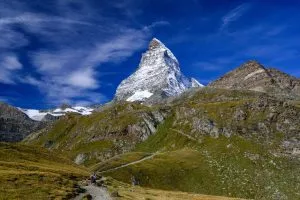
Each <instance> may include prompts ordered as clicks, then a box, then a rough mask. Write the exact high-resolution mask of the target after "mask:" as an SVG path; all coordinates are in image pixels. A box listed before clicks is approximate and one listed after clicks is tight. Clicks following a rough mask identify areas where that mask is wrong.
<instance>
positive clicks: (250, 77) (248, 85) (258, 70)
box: [208, 61, 300, 97]
mask: <svg viewBox="0 0 300 200" xmlns="http://www.w3.org/2000/svg"><path fill="white" fill-rule="evenodd" d="M208 86H209V87H213V88H223V89H235V90H253V91H259V92H267V93H272V94H276V95H285V96H292V97H294V96H300V92H299V91H300V89H299V88H300V80H299V79H297V78H295V77H292V76H290V75H288V74H285V73H283V72H280V71H278V70H276V69H267V68H265V67H264V66H263V65H261V64H260V63H258V62H256V61H249V62H247V63H245V64H243V65H241V66H240V67H238V68H237V69H235V70H233V71H231V72H229V73H227V74H226V75H224V76H222V77H221V78H219V79H218V80H216V81H213V82H212V83H210V84H209V85H208Z"/></svg>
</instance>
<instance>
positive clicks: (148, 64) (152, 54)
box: [115, 38, 203, 101]
mask: <svg viewBox="0 0 300 200" xmlns="http://www.w3.org/2000/svg"><path fill="white" fill-rule="evenodd" d="M202 86H203V85H202V84H200V83H199V82H198V81H196V80H195V79H189V78H186V77H185V76H184V75H183V74H182V73H181V71H180V68H179V62H178V60H177V59H176V57H175V56H174V55H173V53H172V52H171V51H170V50H169V49H168V48H167V47H166V46H165V45H164V44H163V43H162V42H160V41H159V40H158V39H156V38H154V39H152V41H151V42H150V44H149V49H148V51H147V52H146V53H144V54H143V56H142V59H141V61H140V64H139V67H138V69H137V71H136V72H134V73H133V74H132V75H131V76H129V77H128V78H127V79H125V80H123V81H122V82H121V84H120V85H119V86H118V88H117V91H116V95H115V99H116V100H125V101H144V100H145V99H148V98H150V97H152V96H155V95H160V96H161V97H164V96H167V97H168V96H176V95H179V94H180V93H182V92H184V91H185V90H187V89H189V88H191V87H202Z"/></svg>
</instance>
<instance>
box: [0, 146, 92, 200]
mask: <svg viewBox="0 0 300 200" xmlns="http://www.w3.org/2000/svg"><path fill="white" fill-rule="evenodd" d="M87 175H88V172H87V171H86V170H85V169H84V168H80V167H77V166H75V165H74V164H72V162H70V161H69V160H67V159H65V158H64V157H62V156H59V155H53V154H52V153H50V152H48V151H47V150H44V149H42V148H38V147H35V146H25V145H19V144H6V143H0V199H1V200H2V199H3V200H4V199H9V200H11V199H67V198H70V197H72V196H73V194H74V192H75V190H76V188H75V186H76V184H77V182H78V180H81V179H82V178H83V177H84V176H87Z"/></svg>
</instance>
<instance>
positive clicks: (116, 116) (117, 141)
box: [24, 103, 155, 166]
mask: <svg viewBox="0 0 300 200" xmlns="http://www.w3.org/2000/svg"><path fill="white" fill-rule="evenodd" d="M152 110H155V109H154V108H149V107H146V106H143V105H140V104H136V103H122V104H116V105H111V106H107V107H106V108H103V109H102V111H101V112H96V113H94V114H92V115H90V116H79V115H75V114H69V115H67V116H65V117H63V118H62V119H61V120H59V121H57V122H56V123H54V125H53V126H52V127H50V128H47V129H44V130H41V131H39V132H36V133H34V134H32V135H30V136H29V137H27V138H26V139H25V140H24V143H26V144H34V145H39V146H43V147H46V148H49V149H52V150H55V151H58V152H63V153H64V154H67V155H68V156H69V157H70V158H71V159H72V160H75V159H76V157H82V162H79V163H80V164H84V165H86V166H88V165H93V164H95V163H97V162H100V161H103V160H106V159H108V158H110V157H112V156H114V155H118V154H120V153H123V152H126V151H129V150H130V149H132V148H133V147H134V145H135V144H136V143H138V142H140V141H141V140H142V139H141V134H151V133H148V132H149V130H148V129H149V128H148V127H147V124H146V122H145V121H144V120H143V118H149V119H150V120H151V117H152V113H151V111H152Z"/></svg>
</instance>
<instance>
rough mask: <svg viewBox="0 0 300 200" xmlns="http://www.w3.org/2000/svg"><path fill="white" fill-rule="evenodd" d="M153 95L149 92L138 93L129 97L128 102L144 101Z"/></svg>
mask: <svg viewBox="0 0 300 200" xmlns="http://www.w3.org/2000/svg"><path fill="white" fill-rule="evenodd" d="M152 95H153V93H151V92H149V91H148V90H144V91H136V92H135V93H134V94H133V95H132V96H131V97H129V98H128V99H127V100H126V101H130V102H134V101H143V100H145V99H147V98H149V97H151V96H152Z"/></svg>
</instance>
